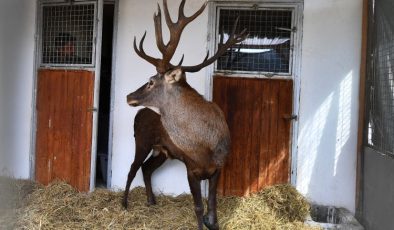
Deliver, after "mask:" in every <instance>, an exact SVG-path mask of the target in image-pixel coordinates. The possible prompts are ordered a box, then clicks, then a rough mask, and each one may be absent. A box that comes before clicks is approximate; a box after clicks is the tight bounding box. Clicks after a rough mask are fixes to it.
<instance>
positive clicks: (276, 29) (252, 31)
mask: <svg viewBox="0 0 394 230" xmlns="http://www.w3.org/2000/svg"><path fill="white" fill-rule="evenodd" d="M292 15H293V13H292V11H291V10H286V9H253V10H243V9H241V10H240V9H220V11H219V24H218V28H217V32H218V35H219V34H221V31H223V34H224V41H226V39H227V38H228V36H229V34H230V33H231V30H232V27H233V24H234V22H235V20H236V18H237V17H238V16H239V23H238V28H237V30H238V31H237V32H240V31H241V30H243V29H244V28H246V29H247V31H248V33H249V37H248V38H247V39H246V40H245V41H243V42H242V43H241V44H238V45H235V46H234V47H232V48H231V49H229V50H227V52H226V53H225V54H224V55H223V56H221V57H220V58H219V60H218V62H217V67H216V70H218V71H238V72H239V71H240V72H268V73H284V74H291V70H290V66H291V47H292V18H293V16H292Z"/></svg>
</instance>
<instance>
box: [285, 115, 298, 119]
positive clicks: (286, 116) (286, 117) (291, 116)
mask: <svg viewBox="0 0 394 230" xmlns="http://www.w3.org/2000/svg"><path fill="white" fill-rule="evenodd" d="M282 118H283V119H285V120H297V119H298V116H297V115H295V114H291V115H290V114H285V115H283V116H282Z"/></svg>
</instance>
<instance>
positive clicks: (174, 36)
mask: <svg viewBox="0 0 394 230" xmlns="http://www.w3.org/2000/svg"><path fill="white" fill-rule="evenodd" d="M206 5H207V2H205V3H204V4H203V5H202V6H201V8H200V9H199V10H198V11H197V12H195V13H194V14H193V15H192V16H190V17H186V16H185V14H184V7H185V0H182V2H181V4H180V5H179V12H178V21H177V22H173V21H172V20H171V16H170V13H169V11H168V5H167V0H163V6H164V15H165V19H166V23H167V26H168V28H169V30H170V40H169V41H168V43H167V44H166V45H165V49H164V52H162V54H163V66H166V67H172V66H173V65H172V64H170V61H171V59H172V57H173V56H174V53H175V50H176V48H177V46H178V44H179V40H180V38H181V34H182V31H183V29H184V28H185V26H186V25H187V24H189V23H190V22H191V21H193V20H194V19H195V18H196V17H197V16H199V15H200V14H201V13H202V12H203V11H204V9H205V7H206Z"/></svg>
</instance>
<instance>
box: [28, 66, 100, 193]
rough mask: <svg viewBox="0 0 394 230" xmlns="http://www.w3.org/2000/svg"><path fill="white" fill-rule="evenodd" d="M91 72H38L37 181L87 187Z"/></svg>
mask: <svg viewBox="0 0 394 230" xmlns="http://www.w3.org/2000/svg"><path fill="white" fill-rule="evenodd" d="M93 92H94V72H91V71H86V70H64V69H63V70H62V69H59V70H50V69H40V70H39V71H38V82H37V100H36V101H37V103H36V106H37V107H36V109H37V134H36V169H35V172H36V180H37V181H38V182H40V183H43V184H48V183H50V182H51V181H53V180H55V179H60V180H65V181H67V182H68V183H69V184H71V185H72V186H74V187H76V188H77V189H79V190H80V191H88V190H89V187H90V183H89V182H90V156H91V145H92V119H93V117H92V109H91V108H92V107H93Z"/></svg>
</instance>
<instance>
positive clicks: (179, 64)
mask: <svg viewBox="0 0 394 230" xmlns="http://www.w3.org/2000/svg"><path fill="white" fill-rule="evenodd" d="M184 57H185V55H184V54H182V58H181V60H180V61H179V63H178V65H177V66H181V65H182V63H183V58H184Z"/></svg>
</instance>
